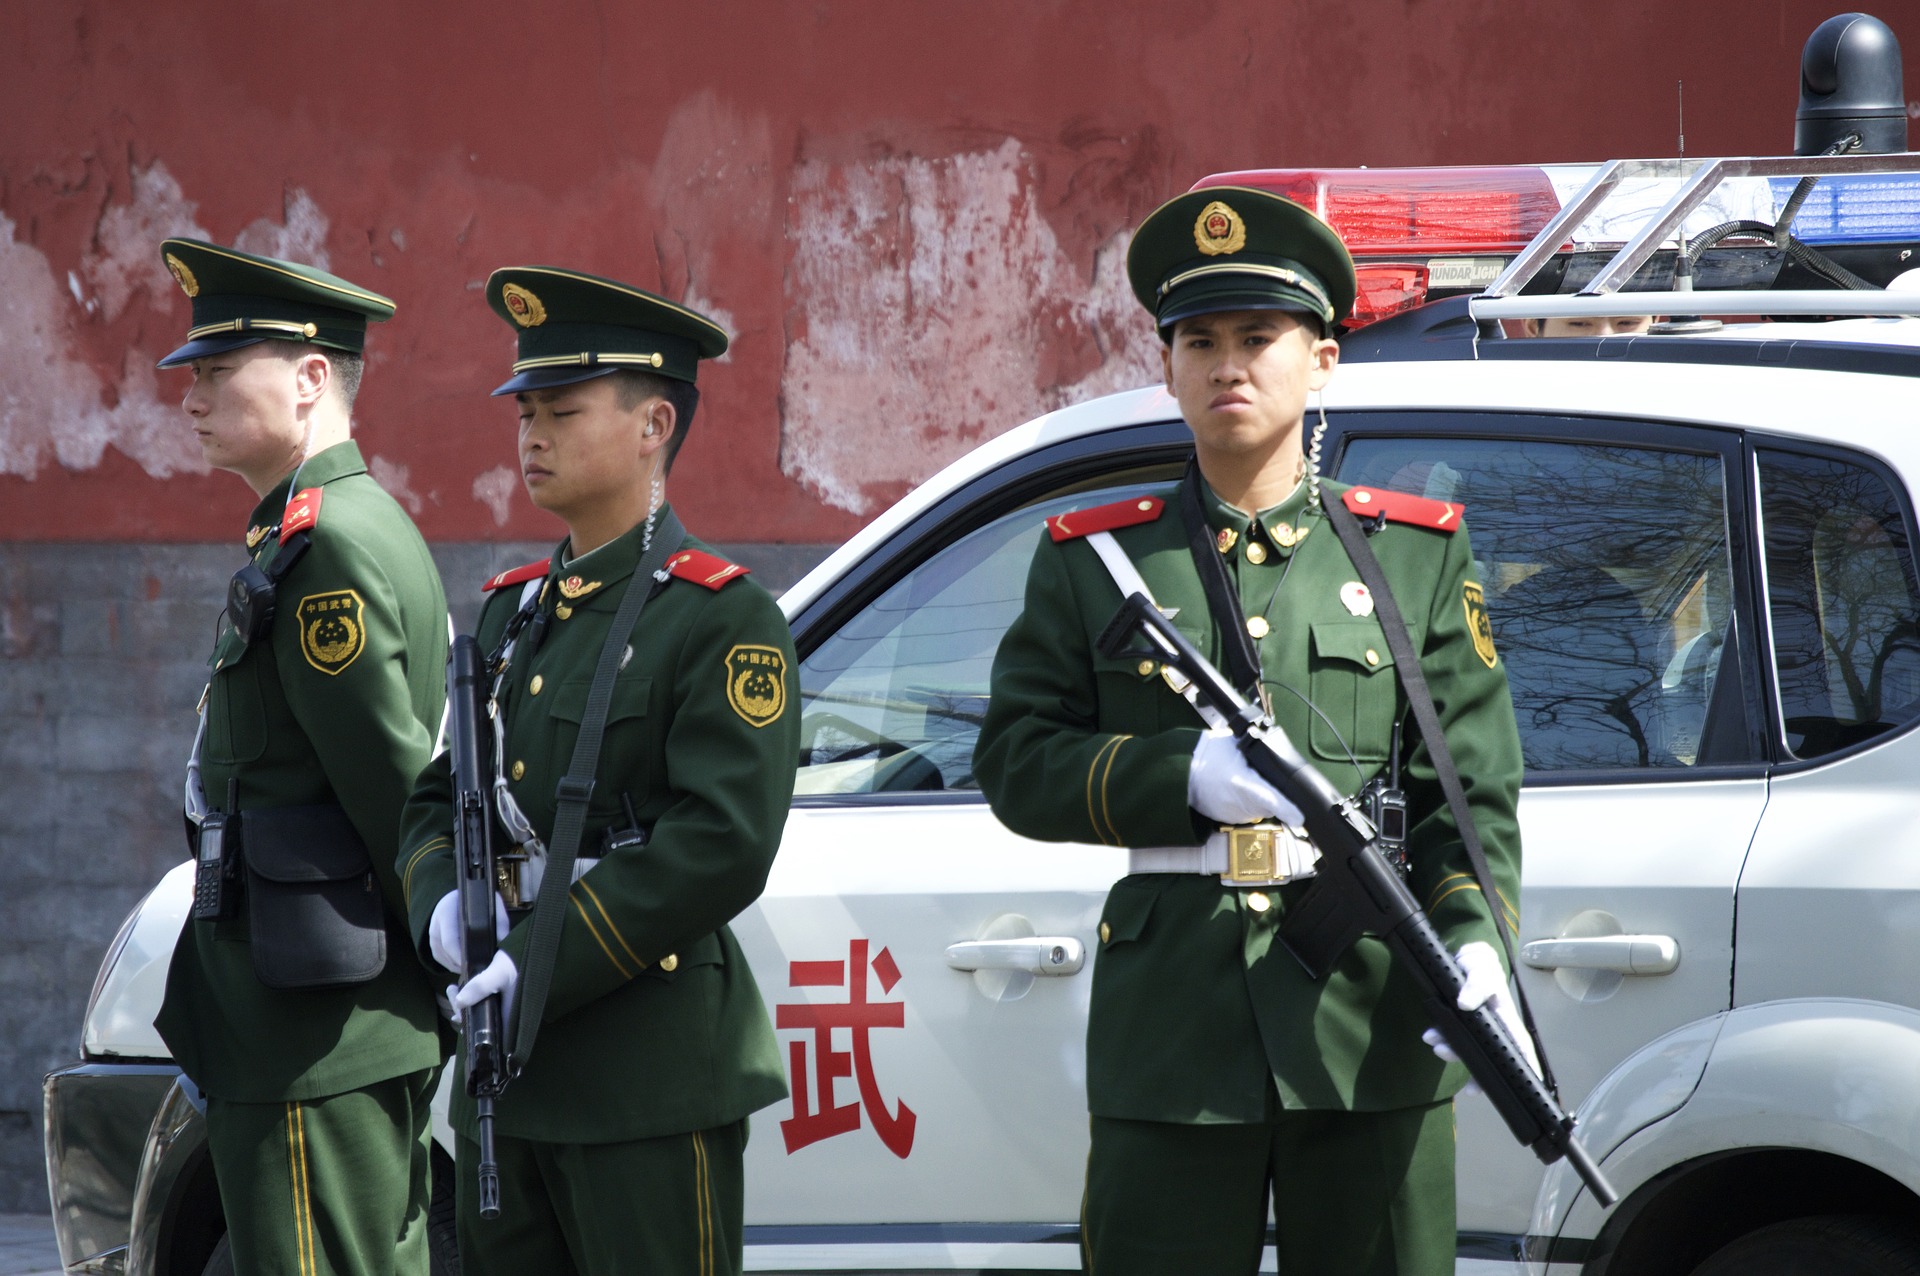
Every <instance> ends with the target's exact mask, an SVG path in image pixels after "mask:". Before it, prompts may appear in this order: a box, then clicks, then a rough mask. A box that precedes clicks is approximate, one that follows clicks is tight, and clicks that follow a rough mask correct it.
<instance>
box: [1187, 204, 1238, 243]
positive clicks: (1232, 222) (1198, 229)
mask: <svg viewBox="0 0 1920 1276" xmlns="http://www.w3.org/2000/svg"><path fill="white" fill-rule="evenodd" d="M1193 243H1194V246H1195V247H1196V248H1198V249H1199V250H1200V251H1201V252H1203V253H1205V254H1206V255H1207V256H1209V257H1218V256H1219V255H1220V254H1222V253H1237V252H1239V251H1240V250H1241V249H1242V248H1245V247H1246V246H1247V224H1246V223H1245V222H1244V221H1242V220H1240V214H1238V213H1236V212H1234V211H1233V209H1231V208H1229V207H1228V206H1227V205H1226V204H1223V203H1222V202H1220V201H1219V200H1217V199H1216V200H1214V201H1213V202H1212V203H1211V204H1208V205H1207V206H1206V207H1205V208H1203V209H1201V210H1200V216H1199V217H1198V218H1197V219H1195V221H1194V223H1193Z"/></svg>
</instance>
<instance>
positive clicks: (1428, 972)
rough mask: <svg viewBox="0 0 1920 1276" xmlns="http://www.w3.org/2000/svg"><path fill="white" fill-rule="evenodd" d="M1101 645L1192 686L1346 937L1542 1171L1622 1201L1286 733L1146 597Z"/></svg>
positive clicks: (1367, 830) (1365, 828)
mask: <svg viewBox="0 0 1920 1276" xmlns="http://www.w3.org/2000/svg"><path fill="white" fill-rule="evenodd" d="M1136 634H1137V635H1139V636H1140V637H1141V638H1143V639H1144V640H1145V642H1146V644H1147V646H1146V647H1145V648H1140V647H1137V646H1134V645H1133V638H1134V636H1135V635H1136ZM1099 646H1100V651H1101V653H1102V654H1103V655H1105V656H1107V657H1109V658H1110V659H1121V658H1125V659H1129V660H1131V659H1136V658H1138V657H1141V656H1146V657H1149V658H1151V659H1155V660H1158V661H1160V662H1161V663H1163V664H1166V665H1168V666H1170V667H1172V668H1174V669H1177V670H1179V671H1180V672H1181V673H1183V674H1185V675H1186V676H1187V677H1188V678H1189V679H1191V680H1192V682H1193V685H1194V688H1195V690H1196V691H1197V692H1198V694H1199V698H1200V700H1201V701H1202V702H1203V703H1205V704H1207V705H1210V706H1212V707H1213V708H1214V709H1215V710H1217V711H1218V712H1219V713H1220V716H1221V717H1222V718H1223V719H1224V720H1225V721H1226V724H1227V726H1228V727H1229V728H1230V729H1231V730H1232V731H1233V734H1234V735H1235V736H1236V737H1237V738H1238V739H1239V742H1240V751H1241V753H1243V754H1244V755H1245V756H1246V759H1247V762H1248V764H1249V765H1250V766H1252V767H1253V769H1254V771H1256V772H1257V773H1258V774H1259V775H1260V777H1261V778H1262V779H1264V780H1266V781H1267V782H1268V783H1269V784H1271V785H1273V787H1274V788H1276V789H1278V790H1279V791H1280V792H1281V794H1282V795H1284V796H1285V797H1286V798H1287V799H1288V800H1289V801H1291V802H1292V803H1293V804H1294V805H1295V806H1297V807H1299V808H1300V811H1301V814H1302V815H1303V816H1304V817H1305V820H1306V826H1307V832H1308V833H1309V834H1310V835H1311V836H1312V838H1313V843H1314V845H1315V846H1317V847H1318V848H1319V850H1320V870H1319V873H1320V878H1321V880H1322V882H1323V884H1325V885H1328V886H1331V887H1332V888H1333V892H1332V897H1333V898H1334V899H1337V900H1338V901H1339V902H1340V904H1341V906H1342V907H1343V909H1344V910H1345V912H1346V913H1347V915H1348V916H1347V922H1348V924H1349V926H1350V928H1351V929H1352V930H1355V931H1358V930H1366V931H1369V932H1371V933H1373V934H1375V935H1378V936H1380V938H1382V939H1384V940H1385V941H1386V942H1387V944H1388V946H1389V947H1391V948H1392V949H1393V952H1394V956H1395V957H1396V958H1397V959H1398V960H1399V962H1400V964H1401V966H1402V967H1403V968H1404V969H1405V970H1406V971H1407V972H1408V973H1409V974H1411V975H1412V976H1413V978H1414V980H1415V982H1416V983H1417V984H1418V985H1419V987H1420V990H1421V991H1422V992H1423V993H1424V994H1425V996H1426V1007H1427V1014H1428V1015H1429V1016H1431V1017H1432V1019H1433V1023H1434V1026H1435V1027H1437V1028H1438V1029H1439V1030H1440V1034H1441V1035H1442V1036H1443V1037H1445V1038H1446V1040H1447V1044H1448V1045H1449V1046H1451V1047H1452V1048H1453V1051H1454V1053H1455V1054H1457V1055H1459V1056H1460V1059H1461V1061H1462V1062H1463V1063H1465V1064H1466V1065H1467V1071H1469V1072H1471V1073H1472V1074H1473V1079H1474V1080H1475V1081H1477V1082H1479V1083H1480V1088H1481V1089H1482V1090H1483V1091H1485V1092H1486V1095H1487V1098H1488V1099H1489V1100H1491V1101H1492V1103H1493V1106H1494V1108H1495V1109H1496V1110H1497V1111H1498V1112H1499V1113H1500V1115H1501V1116H1502V1117H1503V1118H1505V1119H1506V1122H1507V1128H1508V1129H1510V1130H1512V1131H1513V1136H1514V1137H1515V1138H1516V1139H1518V1140H1520V1142H1521V1143H1523V1144H1525V1145H1526V1146H1528V1147H1530V1148H1532V1149H1533V1152H1534V1155H1535V1156H1538V1157H1539V1158H1540V1160H1541V1161H1542V1162H1544V1163H1546V1164H1549V1165H1550V1164H1552V1163H1553V1162H1555V1161H1557V1160H1559V1159H1560V1158H1561V1157H1563V1156H1564V1157H1565V1158H1566V1159H1567V1161H1568V1163H1569V1164H1571V1165H1572V1166H1573V1168H1574V1170H1575V1172H1576V1173H1578V1174H1579V1175H1580V1178H1581V1179H1582V1181H1584V1182H1585V1183H1586V1185H1587V1187H1588V1189H1589V1190H1591V1191H1592V1192H1593V1195H1594V1199H1596V1200H1598V1201H1599V1202H1600V1204H1601V1206H1602V1208H1605V1207H1607V1206H1610V1205H1612V1204H1613V1203H1614V1202H1615V1201H1616V1200H1617V1199H1619V1198H1618V1197H1617V1196H1616V1194H1615V1193H1614V1190H1613V1188H1612V1186H1611V1185H1610V1184H1608V1182H1607V1180H1606V1176H1605V1175H1604V1174H1602V1173H1601V1172H1600V1167H1599V1166H1598V1165H1596V1164H1595V1163H1594V1161H1593V1158H1592V1157H1591V1156H1589V1155H1588V1153H1587V1150H1586V1148H1585V1147H1583V1146H1582V1145H1581V1143H1580V1139H1579V1137H1578V1136H1577V1135H1575V1134H1574V1132H1573V1124H1574V1122H1573V1118H1572V1117H1571V1116H1569V1115H1568V1114H1567V1113H1565V1112H1563V1111H1561V1109H1560V1104H1559V1103H1558V1101H1556V1100H1555V1099H1554V1097H1553V1093H1552V1092H1551V1091H1549V1090H1548V1089H1547V1087H1546V1086H1545V1084H1544V1083H1542V1082H1541V1080H1540V1078H1539V1077H1538V1076H1536V1075H1535V1074H1534V1071H1533V1069H1532V1068H1531V1067H1529V1066H1528V1065H1527V1062H1526V1059H1525V1058H1524V1057H1523V1056H1522V1055H1521V1054H1520V1051H1519V1048H1518V1047H1517V1046H1515V1044H1514V1041H1513V1038H1512V1037H1511V1036H1509V1035H1508V1034H1507V1030H1506V1028H1505V1027H1504V1026H1503V1025H1502V1024H1501V1023H1500V1020H1499V1018H1498V1016H1496V1015H1495V1014H1494V1012H1493V1010H1492V1009H1491V1008H1490V1007H1487V1006H1482V1007H1481V1008H1480V1009H1478V1010H1476V1011H1473V1012H1472V1013H1468V1012H1467V1011H1464V1010H1461V1009H1460V1006H1459V996H1460V989H1461V986H1462V985H1463V984H1465V983H1466V975H1465V973H1464V972H1462V970H1461V969H1460V965H1459V963H1458V962H1456V961H1454V959H1453V957H1452V956H1451V955H1450V954H1449V953H1448V952H1447V950H1446V946H1445V945H1444V944H1442V943H1441V942H1440V936H1439V935H1437V934H1436V933H1434V929H1433V924H1432V923H1431V922H1429V921H1428V920H1427V915H1426V913H1425V912H1424V911H1422V910H1421V908H1420V905H1419V903H1418V902H1416V901H1415V900H1414V898H1413V895H1412V893H1411V892H1409V891H1408V890H1407V885H1406V883H1405V882H1403V881H1402V880H1401V879H1400V874H1399V873H1397V872H1395V871H1394V869H1393V867H1392V865H1390V864H1389V863H1388V862H1387V859H1386V857H1385V855H1383V854H1382V852H1381V846H1380V839H1379V835H1378V833H1377V832H1376V831H1375V829H1374V827H1373V825H1372V824H1371V823H1369V822H1368V821H1367V818H1366V816H1365V815H1364V814H1363V813H1362V811H1361V809H1360V806H1359V805H1358V802H1357V800H1356V801H1349V800H1348V799H1346V798H1344V797H1342V796H1341V795H1340V792H1339V791H1338V790H1337V789H1335V788H1334V787H1333V785H1332V784H1330V783H1328V782H1327V779H1326V777H1325V776H1323V775H1321V774H1320V772H1318V771H1316V770H1315V769H1314V768H1313V766H1312V765H1311V764H1310V763H1309V762H1308V761H1307V760H1306V759H1305V758H1303V757H1301V756H1300V752H1299V750H1297V749H1295V748H1294V747H1293V742H1292V741H1291V740H1289V739H1288V738H1287V735H1286V732H1284V731H1281V730H1279V729H1278V728H1277V727H1275V726H1274V725H1273V723H1272V722H1271V721H1270V720H1269V719H1268V718H1267V717H1266V715H1265V714H1264V713H1262V712H1261V711H1260V710H1258V709H1256V708H1254V707H1253V706H1251V705H1249V704H1248V703H1247V702H1246V700H1244V699H1243V698H1242V697H1241V696H1240V694H1239V693H1238V692H1237V691H1235V690H1234V689H1233V686H1232V685H1231V684H1230V683H1228V682H1227V680H1226V678H1225V677H1224V676H1223V675H1222V674H1221V673H1220V671H1219V670H1218V669H1215V668H1214V667H1213V665H1212V664H1210V663H1209V662H1208V661H1207V658H1206V657H1205V656H1202V655H1201V654H1200V653H1199V652H1198V651H1196V650H1195V649H1194V646H1193V644H1192V643H1190V642H1188V641H1187V639H1186V636H1185V635H1184V634H1182V633H1181V632H1180V631H1179V630H1177V629H1175V628H1174V627H1173V624H1172V622H1170V621H1168V620H1167V618H1166V617H1165V616H1163V615H1161V614H1160V612H1159V610H1158V609H1157V608H1155V607H1154V606H1153V604H1152V603H1150V602H1148V601H1147V599H1146V597H1145V596H1144V595H1142V594H1137V593H1136V594H1132V595H1129V596H1128V598H1127V601H1126V602H1124V603H1122V604H1121V605H1120V610H1119V611H1118V612H1116V613H1115V614H1114V617H1113V620H1112V621H1111V622H1109V624H1108V625H1107V628H1106V631H1105V632H1104V633H1102V634H1101V635H1100V642H1099Z"/></svg>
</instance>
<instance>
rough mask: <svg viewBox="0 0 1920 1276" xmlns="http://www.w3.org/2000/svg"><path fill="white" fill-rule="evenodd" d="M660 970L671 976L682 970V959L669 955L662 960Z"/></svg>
mask: <svg viewBox="0 0 1920 1276" xmlns="http://www.w3.org/2000/svg"><path fill="white" fill-rule="evenodd" d="M660 969H662V970H664V971H666V972H667V973H668V974H669V975H671V974H672V973H673V972H674V971H676V970H678V969H680V958H679V957H677V956H675V955H674V954H672V953H668V954H667V955H666V956H665V957H662V958H661V959H660Z"/></svg>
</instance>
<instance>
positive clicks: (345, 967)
mask: <svg viewBox="0 0 1920 1276" xmlns="http://www.w3.org/2000/svg"><path fill="white" fill-rule="evenodd" d="M240 818H241V820H242V823H243V827H244V832H243V833H242V836H241V846H242V848H243V851H244V854H245V856H246V864H247V912H248V928H249V930H248V938H249V941H250V944H251V948H252V952H253V973H254V975H255V976H256V977H257V978H258V979H259V980H260V982H261V983H263V984H265V985H266V986H267V987H269V988H341V987H347V986H350V985H353V984H363V983H366V982H367V981H368V980H370V979H372V978H373V977H374V976H376V975H378V974H379V973H380V972H381V971H382V970H383V969H385V968H386V964H387V930H386V919H385V917H384V916H383V913H382V910H381V907H380V884H379V882H378V881H376V880H375V878H374V876H373V864H372V861H371V860H370V859H369V858H368V855H367V846H366V843H364V842H362V841H361V840H360V834H359V833H358V832H356V831H355V830H354V827H353V822H352V821H351V820H349V819H348V818H347V813H346V812H345V811H344V810H342V809H341V808H340V807H338V806H335V805H331V804H329V805H326V806H283V807H274V808H270V809H267V810H256V811H246V812H243V813H242V815H241V817H240Z"/></svg>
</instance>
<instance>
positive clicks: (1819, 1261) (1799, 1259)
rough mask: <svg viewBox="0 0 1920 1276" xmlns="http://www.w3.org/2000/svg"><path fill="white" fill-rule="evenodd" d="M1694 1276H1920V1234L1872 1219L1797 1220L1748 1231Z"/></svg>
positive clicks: (1865, 1216)
mask: <svg viewBox="0 0 1920 1276" xmlns="http://www.w3.org/2000/svg"><path fill="white" fill-rule="evenodd" d="M1693 1276H1920V1231H1916V1230H1915V1229H1914V1228H1911V1227H1905V1226H1901V1225H1900V1224H1898V1223H1895V1222H1893V1221H1891V1220H1889V1219H1885V1218H1880V1217H1877V1216H1874V1215H1871V1214H1858V1215H1853V1214H1830V1215H1825V1216H1818V1217H1814V1218H1796V1219H1792V1220H1789V1221H1788V1222H1785V1223H1775V1224H1773V1225H1772V1226H1770V1227H1763V1228H1761V1229H1759V1230H1758V1231H1755V1232H1748V1233H1747V1234H1746V1235H1745V1236H1742V1237H1741V1238H1740V1239H1739V1240H1736V1241H1734V1242H1733V1243H1732V1244H1730V1245H1727V1246H1725V1247H1723V1248H1721V1249H1720V1250H1718V1251H1716V1252H1715V1253H1714V1254H1713V1255H1712V1256H1711V1257H1709V1258H1708V1259H1707V1261H1706V1262H1704V1263H1702V1264H1700V1266H1698V1267H1696V1268H1694V1269H1693Z"/></svg>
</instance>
